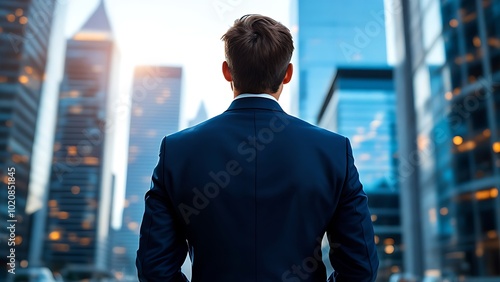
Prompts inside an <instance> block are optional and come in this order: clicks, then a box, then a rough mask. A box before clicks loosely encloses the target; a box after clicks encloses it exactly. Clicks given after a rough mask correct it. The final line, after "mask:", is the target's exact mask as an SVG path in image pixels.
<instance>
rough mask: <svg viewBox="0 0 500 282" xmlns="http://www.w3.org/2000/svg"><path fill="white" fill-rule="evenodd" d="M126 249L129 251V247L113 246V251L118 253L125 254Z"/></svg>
mask: <svg viewBox="0 0 500 282" xmlns="http://www.w3.org/2000/svg"><path fill="white" fill-rule="evenodd" d="M126 251H127V249H125V247H114V248H113V253H115V254H117V255H123V254H125V252H126Z"/></svg>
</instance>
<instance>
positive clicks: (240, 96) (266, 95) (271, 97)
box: [234, 93, 278, 102]
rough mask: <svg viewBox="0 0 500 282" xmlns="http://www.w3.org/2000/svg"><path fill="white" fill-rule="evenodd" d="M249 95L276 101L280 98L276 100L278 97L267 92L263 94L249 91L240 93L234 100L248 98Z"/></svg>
mask: <svg viewBox="0 0 500 282" xmlns="http://www.w3.org/2000/svg"><path fill="white" fill-rule="evenodd" d="M248 97H259V98H266V99H271V100H274V101H276V102H278V100H276V98H274V97H273V96H272V95H269V94H266V93H262V94H248V93H245V94H240V95H238V96H236V98H234V100H237V99H241V98H248Z"/></svg>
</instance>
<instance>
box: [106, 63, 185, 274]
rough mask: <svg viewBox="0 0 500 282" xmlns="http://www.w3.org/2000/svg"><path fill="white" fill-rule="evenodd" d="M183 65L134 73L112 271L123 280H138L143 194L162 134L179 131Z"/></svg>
mask: <svg viewBox="0 0 500 282" xmlns="http://www.w3.org/2000/svg"><path fill="white" fill-rule="evenodd" d="M181 82H182V68H179V67H165V66H139V67H136V69H135V73H134V82H133V89H132V98H131V99H132V101H131V105H132V113H131V118H130V139H129V153H128V169H127V182H126V191H125V206H124V209H123V221H122V228H121V230H118V231H116V233H115V234H116V240H115V242H114V247H113V257H114V260H113V271H114V272H115V273H117V277H123V279H124V280H126V281H127V279H129V280H130V279H131V281H136V280H137V275H136V270H135V257H136V251H137V248H138V247H139V227H140V224H141V221H142V216H143V214H144V195H145V194H146V192H147V190H148V189H149V188H150V185H151V173H152V171H153V168H154V167H155V165H156V163H157V162H158V153H159V146H160V142H161V139H162V137H163V136H165V135H168V134H171V133H174V132H176V131H178V130H179V112H180V100H181Z"/></svg>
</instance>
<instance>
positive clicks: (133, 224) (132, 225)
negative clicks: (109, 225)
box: [127, 221, 139, 231]
mask: <svg viewBox="0 0 500 282" xmlns="http://www.w3.org/2000/svg"><path fill="white" fill-rule="evenodd" d="M127 227H128V229H130V230H131V231H135V230H137V228H138V227H139V224H138V223H137V222H135V221H132V222H129V223H128V224H127Z"/></svg>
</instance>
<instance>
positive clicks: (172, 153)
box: [137, 15, 378, 282]
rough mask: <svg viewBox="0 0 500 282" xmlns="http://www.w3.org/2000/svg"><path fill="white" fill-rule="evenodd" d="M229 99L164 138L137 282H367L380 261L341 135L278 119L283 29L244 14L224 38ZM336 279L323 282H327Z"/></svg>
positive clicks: (288, 47)
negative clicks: (188, 268)
mask: <svg viewBox="0 0 500 282" xmlns="http://www.w3.org/2000/svg"><path fill="white" fill-rule="evenodd" d="M222 39H223V40H224V42H225V51H226V61H225V62H223V64H222V73H223V75H224V78H225V79H226V80H227V81H228V82H229V83H230V84H231V89H232V90H233V93H234V101H233V102H232V104H231V105H230V106H229V109H228V110H227V111H225V112H224V113H223V114H221V115H219V116H217V117H215V118H212V119H210V120H208V121H206V122H204V123H201V124H199V125H197V126H195V127H192V128H188V129H186V130H183V131H181V132H178V133H175V134H172V135H170V136H167V137H165V138H163V141H162V142H161V146H160V158H159V161H158V164H157V166H156V168H155V169H154V172H153V176H152V186H151V189H150V190H149V191H148V192H147V193H146V210H145V213H144V218H143V222H142V226H141V237H140V244H139V250H138V251H137V270H138V275H139V280H140V281H187V279H186V277H185V276H184V275H183V274H182V273H181V270H180V269H181V265H182V264H183V262H184V260H185V258H186V255H187V252H188V250H189V255H190V258H191V261H192V281H194V282H203V281H209V282H225V281H230V282H235V281H236V282H246V281H258V282H263V281H264V282H266V281H289V282H296V281H326V270H325V266H324V264H323V262H322V260H321V257H322V256H321V238H322V237H323V235H324V234H325V232H326V233H327V236H328V239H329V242H330V246H331V249H330V260H331V263H332V266H333V267H334V269H335V273H336V274H335V275H336V278H335V279H336V281H349V282H362V281H374V280H375V277H376V273H377V268H378V259H377V254H376V249H375V244H374V233H373V226H372V223H371V220H370V213H369V211H368V206H367V197H366V195H365V193H364V191H363V189H362V185H361V183H360V182H359V177H358V173H357V170H356V167H355V166H354V159H353V157H352V150H351V145H350V143H349V140H348V139H347V138H345V137H342V136H340V135H338V134H335V133H332V132H329V131H327V130H323V129H320V128H318V127H315V126H313V125H310V124H308V123H306V122H304V121H301V120H299V119H297V118H294V117H292V116H289V115H287V114H286V113H285V112H283V110H282V109H281V107H280V106H279V104H278V103H277V100H278V99H279V97H280V94H281V92H282V89H283V85H284V84H287V83H288V82H289V81H290V79H291V78H292V72H293V67H292V64H290V59H291V57H292V52H293V41H292V36H291V34H290V31H289V30H288V29H287V28H286V27H285V26H283V25H282V24H280V23H278V22H276V21H275V20H273V19H271V18H268V17H264V16H260V15H247V16H244V17H242V18H241V19H239V20H236V21H235V24H234V26H233V27H231V28H230V29H229V30H228V31H227V33H226V34H225V35H224V36H223V37H222ZM333 279H334V278H333V275H332V276H331V277H330V281H333Z"/></svg>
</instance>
